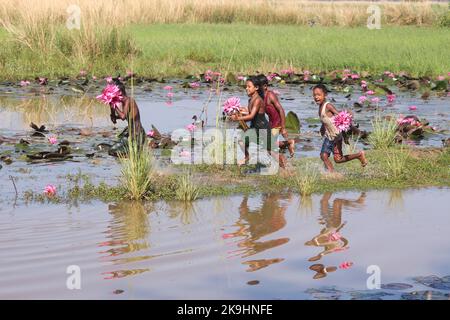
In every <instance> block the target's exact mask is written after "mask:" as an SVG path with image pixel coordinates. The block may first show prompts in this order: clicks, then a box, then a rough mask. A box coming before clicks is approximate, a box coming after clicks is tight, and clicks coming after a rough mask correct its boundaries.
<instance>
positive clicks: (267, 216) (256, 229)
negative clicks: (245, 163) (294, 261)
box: [231, 194, 292, 272]
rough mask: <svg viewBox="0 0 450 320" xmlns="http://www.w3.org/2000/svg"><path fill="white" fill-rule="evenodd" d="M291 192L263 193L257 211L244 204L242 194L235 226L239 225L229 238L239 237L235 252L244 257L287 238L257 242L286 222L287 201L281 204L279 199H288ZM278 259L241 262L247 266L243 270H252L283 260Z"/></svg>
mask: <svg viewBox="0 0 450 320" xmlns="http://www.w3.org/2000/svg"><path fill="white" fill-rule="evenodd" d="M291 199H292V197H291V195H290V194H289V195H287V196H285V195H281V194H265V195H263V201H262V206H261V208H260V209H257V210H250V208H249V206H248V197H247V196H244V198H243V199H242V202H241V205H240V206H239V213H240V216H239V219H238V221H237V222H236V223H235V225H236V226H237V227H238V228H239V229H238V230H237V231H236V232H234V233H232V234H231V236H232V237H240V238H243V239H242V240H240V241H239V242H238V246H239V247H240V248H241V250H239V254H240V255H241V256H242V257H243V258H245V257H249V256H252V255H255V254H257V253H260V252H262V251H265V250H267V249H271V248H274V247H277V246H280V245H283V244H285V243H287V242H288V241H289V238H278V239H271V240H266V241H261V238H262V237H264V236H267V235H269V234H272V233H274V232H276V231H278V230H281V229H282V228H283V227H284V226H285V225H286V220H285V217H284V214H285V212H286V209H287V204H283V203H281V201H282V200H288V201H291ZM283 260H284V259H281V258H274V259H257V260H249V261H244V262H243V264H246V265H248V267H249V268H248V269H247V271H250V272H251V271H256V270H259V269H261V268H265V267H267V266H269V265H271V264H274V263H278V262H281V261H283Z"/></svg>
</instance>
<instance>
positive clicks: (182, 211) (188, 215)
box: [167, 201, 197, 225]
mask: <svg viewBox="0 0 450 320" xmlns="http://www.w3.org/2000/svg"><path fill="white" fill-rule="evenodd" d="M167 205H168V208H167V209H168V213H169V217H170V218H171V219H175V218H179V219H180V221H181V223H182V224H184V225H188V224H191V223H192V222H193V220H194V218H195V217H196V214H197V211H196V203H195V202H189V201H172V202H168V203H167Z"/></svg>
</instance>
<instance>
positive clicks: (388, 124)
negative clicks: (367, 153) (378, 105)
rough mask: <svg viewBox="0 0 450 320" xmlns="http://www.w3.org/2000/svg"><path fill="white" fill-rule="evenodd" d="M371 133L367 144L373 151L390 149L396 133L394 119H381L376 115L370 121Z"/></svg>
mask: <svg viewBox="0 0 450 320" xmlns="http://www.w3.org/2000/svg"><path fill="white" fill-rule="evenodd" d="M372 127H373V131H372V132H371V133H370V135H369V138H368V142H369V143H370V144H371V145H372V147H373V148H374V149H384V148H389V147H392V146H393V145H394V144H395V135H396V131H397V122H396V120H395V117H393V116H391V117H387V118H383V117H382V116H381V115H379V114H378V115H376V116H375V119H374V120H373V121H372Z"/></svg>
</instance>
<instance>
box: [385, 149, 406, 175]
mask: <svg viewBox="0 0 450 320" xmlns="http://www.w3.org/2000/svg"><path fill="white" fill-rule="evenodd" d="M385 156H386V158H385V167H386V174H387V175H388V177H391V178H394V179H396V178H398V177H400V176H401V175H402V174H404V173H405V172H406V170H407V163H408V161H409V160H410V158H411V154H410V152H409V150H408V149H407V148H405V147H401V148H399V149H391V150H389V151H385Z"/></svg>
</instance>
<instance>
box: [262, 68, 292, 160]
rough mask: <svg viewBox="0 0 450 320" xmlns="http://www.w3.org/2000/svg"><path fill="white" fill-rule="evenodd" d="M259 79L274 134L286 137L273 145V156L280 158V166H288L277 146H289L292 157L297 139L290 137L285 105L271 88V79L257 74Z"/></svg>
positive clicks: (276, 136) (275, 136)
mask: <svg viewBox="0 0 450 320" xmlns="http://www.w3.org/2000/svg"><path fill="white" fill-rule="evenodd" d="M257 78H258V80H259V85H261V86H262V87H263V89H264V105H265V107H266V113H267V115H268V116H269V126H270V129H271V133H272V136H273V137H274V138H275V139H277V138H278V137H279V135H280V134H281V136H282V137H283V138H284V139H285V140H284V141H279V142H278V143H279V145H276V144H275V145H274V146H272V147H273V148H272V156H273V157H274V158H279V162H280V167H282V168H285V167H286V158H285V157H284V155H282V154H279V153H278V152H279V148H276V147H287V148H288V150H289V154H290V157H291V158H292V157H293V156H294V151H295V141H294V139H288V132H287V130H286V114H285V112H284V109H283V106H282V105H281V103H280V101H279V100H278V97H277V96H276V94H275V93H274V92H273V91H271V90H269V81H268V80H267V77H266V76H265V75H263V74H261V75H258V76H257Z"/></svg>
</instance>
